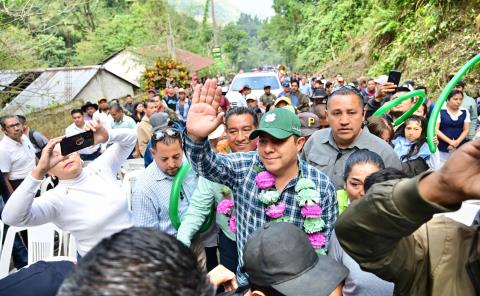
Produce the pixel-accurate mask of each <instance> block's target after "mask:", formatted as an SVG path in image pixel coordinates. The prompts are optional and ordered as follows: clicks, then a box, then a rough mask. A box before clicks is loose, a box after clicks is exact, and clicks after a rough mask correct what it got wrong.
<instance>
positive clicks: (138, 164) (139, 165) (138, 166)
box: [118, 158, 145, 180]
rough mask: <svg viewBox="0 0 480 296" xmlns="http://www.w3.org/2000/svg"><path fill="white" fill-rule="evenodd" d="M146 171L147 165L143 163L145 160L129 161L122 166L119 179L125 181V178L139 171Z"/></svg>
mask: <svg viewBox="0 0 480 296" xmlns="http://www.w3.org/2000/svg"><path fill="white" fill-rule="evenodd" d="M144 169H145V163H144V161H143V158H136V159H127V160H125V162H124V163H123V164H122V167H121V168H120V170H119V172H118V177H119V178H118V179H119V180H123V179H125V176H126V175H127V174H128V173H130V172H133V171H138V170H144Z"/></svg>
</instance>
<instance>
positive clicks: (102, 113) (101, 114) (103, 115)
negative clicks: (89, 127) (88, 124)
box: [92, 97, 113, 129]
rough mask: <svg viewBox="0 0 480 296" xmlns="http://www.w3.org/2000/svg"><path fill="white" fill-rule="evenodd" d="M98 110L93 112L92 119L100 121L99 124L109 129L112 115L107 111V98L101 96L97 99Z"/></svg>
mask: <svg viewBox="0 0 480 296" xmlns="http://www.w3.org/2000/svg"><path fill="white" fill-rule="evenodd" d="M97 103H98V110H97V111H95V113H93V117H92V119H93V121H95V122H97V121H100V124H101V125H102V126H104V127H105V128H106V129H110V128H111V126H112V122H113V119H112V116H110V114H109V113H108V111H109V108H108V102H107V98H105V97H101V98H100V99H98V102H97Z"/></svg>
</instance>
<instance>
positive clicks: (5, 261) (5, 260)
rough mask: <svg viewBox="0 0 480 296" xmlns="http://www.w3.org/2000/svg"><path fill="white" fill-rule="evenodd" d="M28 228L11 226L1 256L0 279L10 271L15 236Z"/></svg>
mask: <svg viewBox="0 0 480 296" xmlns="http://www.w3.org/2000/svg"><path fill="white" fill-rule="evenodd" d="M26 229H27V228H26V227H15V226H10V227H9V228H8V231H7V235H6V237H5V243H4V244H3V248H2V253H1V254H0V279H2V278H4V277H6V276H7V275H8V273H9V271H10V258H11V257H12V250H13V241H14V240H15V234H17V233H18V232H20V231H23V230H26Z"/></svg>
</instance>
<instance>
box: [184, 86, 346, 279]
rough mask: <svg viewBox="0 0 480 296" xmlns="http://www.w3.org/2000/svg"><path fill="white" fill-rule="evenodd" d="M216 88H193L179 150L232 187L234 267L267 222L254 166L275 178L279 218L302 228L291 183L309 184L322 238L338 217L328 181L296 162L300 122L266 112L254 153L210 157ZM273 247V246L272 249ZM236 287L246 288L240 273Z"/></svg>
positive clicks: (281, 112)
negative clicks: (319, 214) (317, 196)
mask: <svg viewBox="0 0 480 296" xmlns="http://www.w3.org/2000/svg"><path fill="white" fill-rule="evenodd" d="M220 97H221V89H220V88H217V86H216V81H215V80H207V82H206V83H205V85H204V86H200V85H199V86H197V87H196V88H195V92H194V95H193V100H192V105H191V108H190V111H189V114H188V118H187V128H186V132H185V137H184V150H185V153H186V155H187V157H188V158H189V160H190V163H191V165H192V166H193V168H194V169H195V171H197V173H199V174H200V175H201V176H204V177H205V178H207V179H209V180H211V181H213V182H218V183H221V184H224V185H226V186H228V187H229V188H231V189H232V193H233V198H234V201H235V208H236V214H237V217H236V218H237V246H238V255H239V266H240V267H241V266H242V265H243V248H244V246H245V244H246V242H247V239H248V238H249V236H250V235H251V234H252V233H253V232H254V231H255V230H256V229H257V228H259V227H261V226H262V225H263V224H265V223H267V222H269V221H271V218H270V217H268V216H267V215H266V214H265V207H264V205H263V204H262V202H261V201H260V200H259V199H258V198H257V197H258V195H259V193H260V191H261V190H260V189H259V188H258V187H257V185H256V183H255V177H256V175H257V172H258V168H260V169H266V170H268V171H269V172H270V173H272V174H273V175H274V176H275V178H276V183H275V187H276V189H277V190H279V191H280V192H281V196H280V200H282V201H284V202H285V204H286V209H285V213H284V216H283V218H285V219H286V220H287V221H288V222H290V223H293V224H295V225H297V226H298V227H300V228H302V229H303V218H302V216H301V213H300V207H299V206H298V203H297V201H296V200H295V195H296V193H295V185H296V184H297V181H298V180H299V178H307V179H310V180H312V181H313V182H314V183H315V185H316V187H317V190H318V192H319V193H320V202H319V205H320V207H321V208H322V219H323V220H324V221H325V227H324V230H323V233H324V235H325V237H326V239H327V243H328V239H329V238H330V234H331V232H332V230H333V224H334V222H335V220H336V218H337V216H338V206H337V199H336V195H335V186H334V185H333V183H332V182H331V181H330V179H329V178H328V177H327V176H326V175H324V174H323V173H322V172H320V171H319V170H318V169H316V168H315V167H313V166H310V165H308V164H307V163H306V162H304V161H303V160H300V159H299V157H298V153H299V152H300V151H301V149H302V147H303V144H304V143H305V138H303V137H302V136H301V132H300V120H299V119H298V117H297V116H296V115H295V114H293V113H292V112H291V111H289V110H287V109H282V108H280V109H274V110H273V111H270V112H268V113H266V114H265V115H264V116H263V117H262V120H261V122H260V126H259V128H258V129H257V130H255V131H254V132H253V133H252V134H251V135H250V138H256V137H258V151H254V152H246V153H232V154H228V155H220V154H215V153H214V152H213V151H212V149H211V148H210V145H209V143H208V140H207V136H208V135H209V134H210V133H211V132H213V131H214V130H215V129H216V128H217V126H218V125H219V124H220V123H222V118H223V113H219V114H217V110H218V107H219V102H220ZM272 247H278V246H272ZM238 280H239V284H245V282H244V280H245V279H244V278H243V277H242V276H241V275H240V274H239V279H238Z"/></svg>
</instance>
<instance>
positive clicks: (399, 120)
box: [372, 90, 426, 125]
mask: <svg viewBox="0 0 480 296" xmlns="http://www.w3.org/2000/svg"><path fill="white" fill-rule="evenodd" d="M417 96H418V97H420V99H419V100H418V101H417V102H416V103H415V105H413V107H412V108H410V109H409V110H408V111H407V112H405V113H404V114H403V115H402V116H400V117H399V118H397V120H395V122H394V125H400V124H402V123H403V122H404V121H405V120H406V119H407V118H408V117H410V116H411V115H412V114H413V113H415V111H417V109H418V108H420V106H421V105H422V104H423V102H424V101H425V97H426V94H425V92H424V91H422V90H414V91H411V92H409V93H406V94H404V95H403V96H400V97H398V98H396V99H395V100H391V101H390V102H388V103H386V104H384V105H383V106H382V107H380V108H379V109H378V110H377V111H375V113H373V115H372V116H382V115H383V114H385V113H386V112H387V111H388V110H390V109H392V108H393V107H395V106H397V105H399V104H400V103H402V102H403V101H405V100H407V99H410V98H412V97H417Z"/></svg>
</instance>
